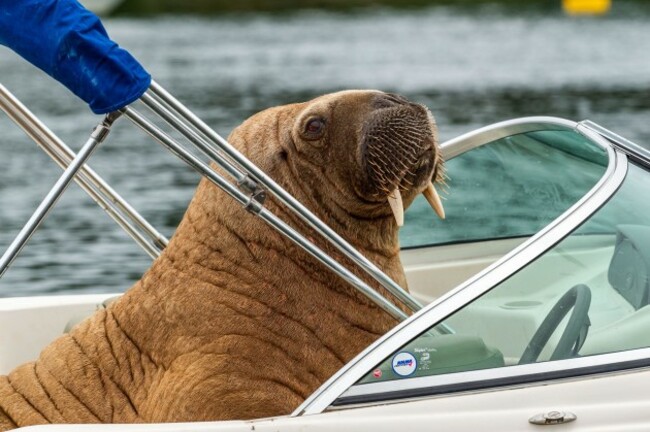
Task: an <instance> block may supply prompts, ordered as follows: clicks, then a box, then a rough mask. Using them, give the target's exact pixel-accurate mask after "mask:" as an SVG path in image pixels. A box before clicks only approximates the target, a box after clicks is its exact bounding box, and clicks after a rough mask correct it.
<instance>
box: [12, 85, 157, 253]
mask: <svg viewBox="0 0 650 432" xmlns="http://www.w3.org/2000/svg"><path fill="white" fill-rule="evenodd" d="M0 109H2V110H3V111H4V112H5V113H6V114H7V115H8V116H9V118H10V119H11V120H13V122H14V123H16V125H18V126H19V127H20V128H21V129H22V130H23V131H24V132H25V133H26V134H27V136H29V137H30V138H31V139H32V140H33V141H34V142H36V144H38V146H39V147H41V149H43V151H45V153H46V154H47V155H48V156H50V157H51V158H52V159H53V160H54V161H55V162H56V163H57V164H58V165H59V166H60V167H61V168H63V169H66V168H67V167H68V165H69V164H70V161H72V159H74V157H75V154H74V152H73V151H72V150H71V149H70V148H69V147H68V146H67V145H65V143H64V142H63V141H61V140H60V139H59V138H58V137H57V136H56V135H55V134H54V133H53V132H52V131H51V130H50V129H48V128H47V126H45V125H44V124H43V123H42V122H41V121H40V120H39V119H38V118H37V117H36V116H35V115H34V114H33V113H32V112H31V111H29V109H27V107H26V106H25V105H23V104H22V103H21V102H20V101H19V100H18V99H17V98H16V97H15V96H14V95H12V94H11V92H9V90H7V88H5V87H4V86H3V85H2V84H0ZM74 180H75V181H76V182H77V183H78V184H79V186H80V187H81V188H82V189H83V190H84V191H85V192H86V193H88V195H89V196H90V197H91V198H92V199H93V201H95V202H96V203H97V204H98V205H99V206H100V207H101V208H102V209H104V211H106V213H107V214H108V215H109V216H110V217H111V218H112V219H113V220H114V221H115V222H116V223H117V224H118V225H119V226H120V227H121V228H122V229H124V231H126V233H127V234H128V235H129V236H130V237H131V238H133V239H134V240H135V242H136V243H137V244H138V245H139V246H140V247H142V249H144V251H145V252H146V253H147V254H148V255H149V256H151V257H152V258H156V257H158V256H159V255H160V253H161V251H162V250H163V249H164V248H165V247H166V246H167V244H168V243H169V241H168V240H167V238H165V236H163V235H162V234H160V233H159V232H158V231H157V230H156V229H155V228H154V227H153V226H152V225H151V224H150V223H149V222H147V220H146V219H144V218H143V217H142V216H141V215H140V214H139V213H138V212H137V211H136V210H135V209H134V208H133V207H131V205H129V203H127V202H126V200H124V199H123V198H122V197H121V196H120V195H119V194H118V193H117V192H116V191H114V190H113V189H112V188H111V187H110V186H109V185H108V183H106V182H105V181H104V180H103V179H102V178H101V177H100V176H99V175H97V174H96V173H95V172H94V171H93V170H92V169H91V168H90V167H89V166H87V165H84V166H82V168H81V169H80V170H79V173H78V175H77V176H75V178H74ZM142 232H144V235H143V233H142ZM147 237H148V238H149V239H147Z"/></svg>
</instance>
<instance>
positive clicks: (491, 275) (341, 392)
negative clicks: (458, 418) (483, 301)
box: [292, 117, 650, 416]
mask: <svg viewBox="0 0 650 432" xmlns="http://www.w3.org/2000/svg"><path fill="white" fill-rule="evenodd" d="M549 129H556V130H574V131H576V132H578V133H581V134H582V135H584V136H585V137H587V138H588V139H590V140H591V141H592V142H594V143H595V144H597V145H599V146H601V147H602V148H603V149H604V150H606V151H607V154H608V166H607V169H606V171H605V173H604V174H603V176H602V177H601V179H600V180H599V181H598V183H597V184H596V185H595V186H594V187H593V188H592V189H591V190H590V191H589V192H587V193H586V194H585V195H584V196H583V197H582V198H581V199H580V200H579V201H578V202H577V203H575V204H574V205H573V206H571V207H570V208H569V209H568V210H567V211H566V212H564V213H563V214H562V215H560V216H559V217H558V218H556V219H555V220H554V221H553V222H551V223H550V224H549V225H547V226H546V227H545V228H543V229H542V230H540V231H539V232H538V233H536V234H535V235H534V236H532V237H531V238H529V239H528V240H527V241H525V242H524V243H523V244H522V245H520V246H519V247H517V248H515V249H514V250H513V251H511V252H510V253H508V254H507V255H505V256H504V257H502V258H501V259H499V260H498V261H497V262H495V263H494V264H493V265H491V266H489V267H488V268H487V269H485V270H483V271H481V272H479V273H478V274H477V275H475V276H474V277H472V278H470V279H469V280H468V281H466V282H464V283H462V284H461V285H459V286H458V287H456V288H455V289H453V290H451V291H450V292H448V293H447V294H445V295H443V296H441V297H440V298H439V299H437V300H436V301H434V302H432V303H431V304H430V305H428V306H427V307H425V308H424V309H423V310H421V311H420V312H418V313H417V314H415V315H414V316H412V317H411V318H410V319H408V320H407V321H405V322H403V323H402V324H400V325H398V326H397V327H395V328H394V329H393V330H392V331H390V332H389V333H388V334H386V335H385V336H383V337H382V338H380V339H379V340H378V341H377V342H375V343H374V344H373V345H371V346H370V347H368V348H367V349H366V350H364V351H363V352H362V353H361V354H359V355H358V356H357V357H356V358H355V359H353V360H352V361H351V362H349V363H348V364H347V365H346V366H344V367H343V368H342V369H341V370H340V371H339V372H338V373H337V374H335V375H334V376H333V377H332V378H330V380H328V381H327V382H326V383H325V384H323V386H321V387H320V388H319V389H318V390H317V391H316V392H315V393H314V394H312V396H311V397H310V398H308V399H307V400H306V401H305V402H304V403H303V404H302V405H301V406H300V407H298V409H297V410H296V411H294V413H293V414H292V416H299V415H308V414H317V413H321V412H323V411H325V410H326V409H328V407H330V406H333V405H337V404H341V403H344V402H345V398H348V400H349V397H352V396H353V397H354V399H359V398H362V397H363V396H364V395H371V394H373V392H374V391H375V390H374V389H377V390H379V387H376V386H378V385H380V384H382V385H383V386H384V387H385V386H388V385H390V384H391V383H390V382H387V383H376V384H364V385H363V386H362V388H361V386H358V387H356V388H355V387H353V386H354V384H355V383H356V382H358V381H359V380H360V379H361V378H362V377H363V376H364V375H365V374H366V373H368V371H369V370H371V369H372V368H373V367H374V366H375V365H377V364H379V363H380V362H381V361H383V360H384V359H385V358H386V357H388V356H389V355H390V354H391V353H393V352H395V351H396V350H398V349H400V347H401V346H403V345H404V344H405V343H407V342H408V341H410V340H412V339H414V338H415V337H417V336H418V335H420V334H421V333H423V332H425V331H426V330H427V329H429V328H431V327H433V326H434V325H436V324H437V323H440V322H442V321H443V320H444V319H445V318H446V317H448V316H450V315H451V314H453V313H455V312H456V311H457V310H459V309H461V308H462V307H464V306H465V305H467V304H468V303H470V302H472V301H474V299H476V298H477V297H480V296H481V295H483V294H484V293H485V292H487V291H489V290H490V289H492V288H493V287H494V286H496V285H497V284H499V283H500V282H501V281H503V280H505V279H507V278H508V277H510V276H511V275H513V274H514V273H516V272H518V271H519V270H520V269H521V268H523V267H524V266H526V265H527V264H528V263H530V262H531V261H533V260H535V259H537V258H538V257H539V256H541V255H542V254H544V253H545V252H546V251H547V250H549V249H550V248H551V247H553V246H554V245H555V244H556V243H558V242H559V241H561V240H562V239H563V238H564V237H566V236H567V235H569V234H570V233H571V232H572V231H573V230H574V229H575V228H576V227H578V226H579V225H580V224H581V223H582V222H584V220H585V219H587V218H588V217H590V216H591V215H592V214H593V213H594V212H596V211H597V210H598V209H599V208H600V207H601V206H602V205H603V204H604V203H605V202H607V200H609V198H610V197H611V196H612V195H613V194H614V193H615V192H616V191H617V190H618V188H619V187H620V185H621V184H622V183H623V180H624V179H625V176H626V173H627V166H628V164H627V156H626V154H625V153H624V152H622V151H620V150H618V149H615V148H614V147H613V146H612V143H611V142H610V141H608V140H607V139H605V138H604V137H603V135H601V134H600V133H597V132H596V131H594V130H593V129H592V128H589V127H586V126H585V125H583V124H579V123H575V122H571V121H568V120H564V119H557V118H553V117H528V118H521V119H515V120H509V121H506V122H502V123H497V124H494V125H491V126H487V127H484V128H481V129H478V130H476V131H474V132H471V133H468V134H465V135H462V136H460V137H458V138H455V139H453V140H450V141H448V142H446V143H444V144H443V145H442V146H441V147H442V149H443V155H444V156H445V157H446V158H453V157H455V156H458V155H460V154H462V153H464V152H466V151H469V150H471V149H474V148H476V147H479V146H481V145H484V144H487V143H489V142H492V141H494V140H496V139H500V138H503V137H506V136H509V135H513V134H516V133H523V132H532V131H537V130H549ZM648 352H649V353H650V351H648ZM644 358H645V357H644ZM574 360H575V359H572V360H564V361H560V362H561V363H562V365H564V366H562V367H561V369H562V370H566V369H567V368H569V369H571V364H570V363H571V362H572V361H574ZM566 362H569V363H566ZM545 365H546V366H547V365H548V364H545V363H538V364H533V365H526V366H527V367H521V368H507V369H508V370H506V371H504V372H503V374H506V375H507V376H508V378H510V379H511V378H512V377H516V376H519V377H523V376H530V374H531V371H536V373H546V372H544V371H543V370H544V368H545ZM583 366H584V365H582V366H580V365H578V364H576V365H574V366H573V367H574V368H579V367H583ZM547 372H548V371H547ZM481 373H482V374H481ZM461 374H469V375H470V379H471V376H473V375H474V374H477V375H480V376H481V380H480V381H481V382H485V380H486V379H490V378H495V375H494V373H490V372H487V376H486V371H476V372H465V373H461ZM450 375H454V376H456V377H457V378H458V375H460V374H450ZM536 380H537V379H536ZM408 381H418V385H417V387H421V383H423V381H422V379H417V380H415V379H414V380H404V381H394V382H392V386H393V388H394V391H399V386H402V385H403V384H404V383H405V382H408ZM427 382H428V381H427ZM440 385H442V383H440ZM384 387H382V390H381V391H380V392H379V391H378V392H375V393H374V394H379V393H381V394H385V395H387V394H390V392H389V393H386V389H385V388H384ZM444 387H445V385H442V387H441V389H442V388H444ZM429 388H430V387H429ZM466 389H468V388H466ZM427 394H431V392H428V393H427ZM385 399H386V398H382V399H381V400H385Z"/></svg>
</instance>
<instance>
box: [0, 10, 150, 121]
mask: <svg viewBox="0 0 650 432" xmlns="http://www.w3.org/2000/svg"><path fill="white" fill-rule="evenodd" d="M0 44H2V45H6V46H7V47H9V48H11V49H12V50H14V51H15V52H16V53H18V54H19V55H20V56H22V57H23V58H25V59H26V60H27V61H29V62H30V63H32V64H33V65H34V66H36V67H38V68H40V69H42V70H43V71H45V72H46V73H47V74H48V75H50V76H51V77H53V78H54V79H56V80H57V81H59V82H60V83H61V84H63V85H65V86H66V87H67V88H68V89H70V90H71V91H72V92H73V93H74V94H76V95H77V96H79V97H80V98H81V99H83V100H84V101H86V102H87V103H88V104H89V105H90V109H91V110H92V111H93V112H94V113H96V114H106V113H109V112H112V111H116V110H118V109H120V108H123V107H125V106H126V105H128V104H130V103H131V102H133V101H135V100H136V99H138V98H139V97H140V96H142V94H143V93H144V92H145V91H146V90H147V89H148V88H149V85H150V84H151V75H149V73H148V72H147V71H146V70H145V69H144V68H143V67H142V66H141V65H140V63H138V62H137V60H136V59H135V58H133V56H131V54H129V53H128V52H127V51H125V50H124V49H122V48H120V47H119V46H118V45H117V44H116V43H115V42H113V41H112V40H110V38H109V37H108V34H107V33H106V30H105V29H104V26H103V25H102V23H101V21H100V20H99V18H98V17H97V16H96V15H95V14H93V13H92V12H90V11H88V10H87V9H85V8H84V7H83V6H81V5H80V4H79V3H78V2H77V1H76V0H0Z"/></svg>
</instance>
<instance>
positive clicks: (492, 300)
mask: <svg viewBox="0 0 650 432" xmlns="http://www.w3.org/2000/svg"><path fill="white" fill-rule="evenodd" d="M649 176H650V173H648V172H647V171H646V170H645V169H643V168H641V167H639V166H635V165H630V168H629V171H628V174H627V177H626V179H625V182H624V183H623V185H622V186H621V188H620V189H619V191H618V192H617V193H616V194H615V195H614V196H613V197H612V199H611V200H610V201H609V202H608V203H607V204H606V205H605V206H604V207H603V208H601V209H600V210H599V211H598V212H596V213H595V214H594V215H593V216H592V217H591V218H590V219H589V220H587V222H585V223H584V224H583V225H582V226H581V227H580V228H578V229H577V230H575V231H574V233H573V234H571V235H570V236H568V237H566V238H565V239H564V240H562V241H561V242H560V243H558V244H557V245H556V246H555V247H553V248H552V249H550V250H549V251H547V252H546V253H545V254H544V255H542V256H541V257H540V258H538V259H537V260H535V261H533V262H532V263H530V264H529V265H528V266H526V267H525V268H523V269H522V270H520V271H519V272H518V273H516V274H515V275H513V276H512V277H510V278H509V279H507V280H506V281H504V282H502V283H500V284H499V285H497V286H495V287H494V288H493V289H491V290H490V291H489V292H487V293H486V294H484V295H483V296H481V297H479V298H477V299H475V300H474V301H473V302H471V303H469V304H468V305H466V306H465V307H463V308H462V309H460V310H459V311H457V312H456V313H454V314H453V315H451V316H450V317H449V318H448V319H446V320H445V321H444V322H445V323H446V324H448V325H449V326H451V327H452V328H453V329H454V330H455V331H456V334H452V335H437V333H436V332H435V331H434V330H433V328H432V329H430V330H429V332H427V333H425V334H423V335H421V336H420V337H418V338H416V339H415V340H413V341H411V342H410V343H408V344H407V345H405V346H403V347H402V348H401V349H400V350H399V351H397V352H395V353H393V354H392V355H391V356H390V357H389V358H387V359H386V360H385V361H384V362H383V363H382V364H380V365H378V366H377V368H376V370H375V371H373V372H372V373H370V374H368V376H366V377H365V378H364V379H363V380H362V383H369V382H377V381H385V380H393V379H403V378H408V377H418V376H428V375H435V374H444V373H449V372H458V371H468V370H475V369H485V368H495V367H506V366H509V365H517V364H526V363H534V362H544V361H553V360H562V359H566V358H574V357H580V356H590V355H596V354H602V353H609V352H616V351H624V350H632V349H636V348H641V347H650V332H648V328H650V306H649V305H650V200H648V199H645V198H643V197H645V196H647V194H648V184H649V180H650V177H649Z"/></svg>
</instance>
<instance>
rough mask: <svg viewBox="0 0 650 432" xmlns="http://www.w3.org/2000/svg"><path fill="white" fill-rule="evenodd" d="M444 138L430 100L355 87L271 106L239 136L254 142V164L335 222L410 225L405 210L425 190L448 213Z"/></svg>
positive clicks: (236, 135)
mask: <svg viewBox="0 0 650 432" xmlns="http://www.w3.org/2000/svg"><path fill="white" fill-rule="evenodd" d="M436 135H437V134H436V126H435V122H434V119H433V116H432V115H431V113H430V111H429V110H428V109H427V108H426V107H425V106H424V105H420V104H417V103H413V102H410V101H408V100H407V99H406V98H404V97H402V96H399V95H395V94H389V93H383V92H380V91H361V90H355V91H344V92H338V93H332V94H328V95H324V96H321V97H318V98H316V99H314V100H311V101H309V102H305V103H300V104H293V105H286V106H281V107H276V108H271V109H269V110H266V111H263V112H261V113H259V114H257V115H255V116H253V117H251V118H250V119H249V120H248V121H246V122H244V123H243V124H242V126H240V128H238V129H236V130H235V131H234V132H233V134H232V136H231V140H232V141H233V142H234V143H235V144H237V143H238V142H240V141H241V140H242V139H243V140H244V141H246V142H247V144H248V145H246V147H248V148H247V149H244V152H245V153H246V154H247V155H248V156H249V157H250V158H251V159H253V161H254V162H256V163H257V164H259V165H260V166H262V168H263V169H265V170H266V171H267V172H268V173H269V174H270V175H271V176H273V177H275V178H276V180H278V181H280V182H281V183H282V184H283V186H285V187H287V188H288V189H290V190H291V191H292V193H294V194H296V195H298V199H299V200H301V201H302V200H303V199H304V200H307V201H313V202H315V203H317V204H316V205H315V206H320V207H321V209H323V208H324V209H325V213H326V214H325V216H329V217H328V219H332V218H334V219H337V218H336V213H340V212H341V211H343V212H344V213H347V215H349V216H352V217H353V218H357V219H363V220H366V221H367V220H369V219H375V218H386V217H391V214H392V215H393V217H394V219H395V221H396V223H397V225H402V223H403V219H404V208H405V207H408V205H410V203H411V202H412V201H413V199H414V198H415V197H416V196H417V194H419V193H424V195H425V197H426V198H427V200H428V201H429V203H430V204H431V205H432V207H433V208H434V210H435V211H436V213H437V214H438V215H439V216H440V217H442V218H444V210H443V207H442V204H441V202H440V198H439V197H438V194H437V193H436V190H435V187H434V183H436V182H439V181H441V180H442V177H443V167H442V159H441V157H440V151H439V147H438V143H437V136H436ZM252 141H258V143H259V144H262V145H261V146H257V145H255V146H254V147H251V142H252ZM262 149H263V150H262ZM269 153H271V154H269ZM269 156H271V157H269ZM287 168H288V170H289V172H290V173H291V175H287V173H286V172H285V171H286V169H287ZM312 207H314V206H312ZM327 210H329V212H328V211H327ZM320 213H321V216H323V214H322V213H323V212H322V211H321V212H320ZM338 219H345V218H341V217H339V218H338Z"/></svg>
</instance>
